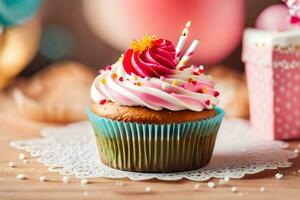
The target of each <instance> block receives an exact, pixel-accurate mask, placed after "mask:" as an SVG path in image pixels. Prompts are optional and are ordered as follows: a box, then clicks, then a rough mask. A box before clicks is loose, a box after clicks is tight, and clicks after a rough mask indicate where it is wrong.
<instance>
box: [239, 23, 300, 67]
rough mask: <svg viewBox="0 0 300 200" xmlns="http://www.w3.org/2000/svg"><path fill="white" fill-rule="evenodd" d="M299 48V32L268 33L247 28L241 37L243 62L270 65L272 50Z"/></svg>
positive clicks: (268, 31) (297, 30)
mask: <svg viewBox="0 0 300 200" xmlns="http://www.w3.org/2000/svg"><path fill="white" fill-rule="evenodd" d="M296 47H300V30H299V29H296V30H289V31H270V30H260V29H254V28H247V29H246V30H245V31H244V37H243V51H242V60H243V62H252V63H260V64H266V65H267V64H272V61H273V58H272V57H273V50H280V49H286V48H294V49H295V48H296Z"/></svg>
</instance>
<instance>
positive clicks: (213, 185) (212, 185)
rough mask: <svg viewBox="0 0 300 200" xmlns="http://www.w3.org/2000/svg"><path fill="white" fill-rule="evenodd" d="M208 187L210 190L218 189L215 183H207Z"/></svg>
mask: <svg viewBox="0 0 300 200" xmlns="http://www.w3.org/2000/svg"><path fill="white" fill-rule="evenodd" d="M207 186H208V187H209V188H214V187H216V184H215V183H214V182H208V183H207Z"/></svg>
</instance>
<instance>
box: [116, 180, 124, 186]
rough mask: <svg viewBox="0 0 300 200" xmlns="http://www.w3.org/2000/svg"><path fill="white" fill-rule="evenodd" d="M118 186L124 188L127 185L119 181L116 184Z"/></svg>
mask: <svg viewBox="0 0 300 200" xmlns="http://www.w3.org/2000/svg"><path fill="white" fill-rule="evenodd" d="M116 185H117V186H124V185H125V184H124V183H123V182H122V181H117V182H116Z"/></svg>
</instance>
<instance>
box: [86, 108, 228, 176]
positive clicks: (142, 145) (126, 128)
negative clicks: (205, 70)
mask: <svg viewBox="0 0 300 200" xmlns="http://www.w3.org/2000/svg"><path fill="white" fill-rule="evenodd" d="M215 110H216V112H217V114H216V115H215V116H214V117H211V118H208V119H205V120H199V121H192V122H183V123H169V124H144V123H131V122H122V121H115V120H111V119H107V118H103V117H100V116H98V115H96V114H94V113H93V112H92V111H91V110H90V109H89V108H87V110H86V112H87V114H88V117H89V119H90V121H91V123H92V126H93V128H94V131H95V135H96V140H97V146H98V151H99V154H100V158H101V161H102V162H103V163H104V164H106V165H108V166H110V167H113V168H117V169H121V170H127V171H138V172H175V171H186V170H191V169H198V168H201V167H203V166H205V165H206V164H207V163H208V162H209V160H210V158H211V155H212V152H213V148H214V144H215V139H216V136H217V132H218V129H219V127H220V124H221V122H222V119H223V117H224V114H225V113H224V111H223V110H222V109H220V108H215Z"/></svg>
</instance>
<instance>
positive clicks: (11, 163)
mask: <svg viewBox="0 0 300 200" xmlns="http://www.w3.org/2000/svg"><path fill="white" fill-rule="evenodd" d="M15 166H16V165H15V163H14V162H9V163H8V167H10V168H13V167H15Z"/></svg>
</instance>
